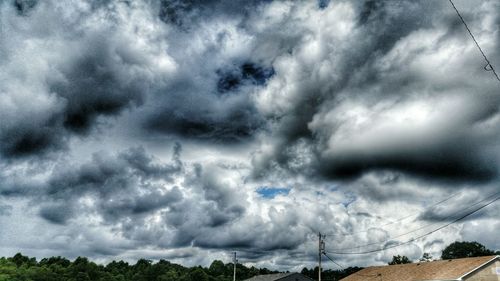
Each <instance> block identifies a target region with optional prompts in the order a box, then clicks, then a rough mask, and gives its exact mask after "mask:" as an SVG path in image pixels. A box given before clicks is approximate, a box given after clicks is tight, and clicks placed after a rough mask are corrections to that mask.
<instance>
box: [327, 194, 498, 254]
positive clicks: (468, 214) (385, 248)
mask: <svg viewBox="0 0 500 281" xmlns="http://www.w3.org/2000/svg"><path fill="white" fill-rule="evenodd" d="M498 199H500V196H499V197H496V198H495V199H493V200H491V201H490V202H488V203H487V204H484V205H482V206H481V207H479V208H476V209H475V210H473V211H471V212H469V213H467V214H465V215H463V216H461V217H459V218H457V219H455V220H453V221H451V222H449V223H447V224H445V225H442V226H440V227H438V228H436V229H434V230H431V231H429V232H427V233H425V234H422V235H420V236H417V237H416V238H412V239H410V240H408V241H405V242H403V243H399V244H396V245H392V246H387V247H382V248H379V249H375V250H371V251H363V252H335V251H328V253H330V254H335V255H363V254H370V253H376V252H381V251H385V250H388V249H392V248H396V247H399V246H403V245H406V244H409V243H412V242H414V241H416V240H418V239H421V238H423V237H425V236H428V235H431V234H432V233H434V232H437V231H439V230H441V229H443V228H445V227H448V226H450V225H452V224H454V223H456V222H458V221H461V220H463V219H464V218H466V217H468V216H470V215H472V214H474V213H476V212H478V211H480V210H481V209H483V208H486V207H487V206H489V205H491V204H493V203H494V202H496V201H497V200H498Z"/></svg>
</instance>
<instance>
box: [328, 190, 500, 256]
mask: <svg viewBox="0 0 500 281" xmlns="http://www.w3.org/2000/svg"><path fill="white" fill-rule="evenodd" d="M499 194H500V192H496V193H494V194H492V195H489V196H487V197H486V198H484V199H482V200H480V201H478V202H476V203H474V204H472V205H470V206H469V207H467V208H465V209H463V211H466V210H469V209H471V208H472V207H474V206H476V205H478V204H481V203H483V202H485V201H487V200H488V199H491V198H492V197H494V196H496V195H499ZM453 217H456V215H449V216H446V217H444V218H443V219H444V220H447V219H451V218H453ZM438 223H440V222H434V223H430V224H426V225H424V226H421V227H418V228H415V229H413V230H410V231H407V232H405V233H402V234H398V235H396V236H391V237H390V238H387V239H386V240H385V241H378V242H372V243H368V244H364V245H359V246H356V247H349V248H339V249H332V251H345V250H354V249H360V248H364V247H367V246H371V245H377V244H380V243H385V242H388V241H390V240H393V239H396V238H399V237H403V236H405V235H408V234H411V233H414V232H417V231H419V230H422V229H425V228H428V227H430V226H433V225H436V224H438Z"/></svg>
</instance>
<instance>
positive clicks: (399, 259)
mask: <svg viewBox="0 0 500 281" xmlns="http://www.w3.org/2000/svg"><path fill="white" fill-rule="evenodd" d="M405 263H411V260H410V259H409V258H408V257H407V256H400V255H397V256H393V257H392V261H390V262H389V265H394V264H405Z"/></svg>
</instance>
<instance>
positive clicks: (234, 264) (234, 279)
mask: <svg viewBox="0 0 500 281" xmlns="http://www.w3.org/2000/svg"><path fill="white" fill-rule="evenodd" d="M237 262H238V260H237V259H236V252H234V258H233V281H236V263H237Z"/></svg>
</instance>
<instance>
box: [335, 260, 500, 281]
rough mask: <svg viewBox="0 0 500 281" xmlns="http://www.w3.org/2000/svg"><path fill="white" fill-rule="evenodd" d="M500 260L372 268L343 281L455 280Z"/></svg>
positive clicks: (442, 262) (451, 261) (439, 262)
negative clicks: (381, 280)
mask: <svg viewBox="0 0 500 281" xmlns="http://www.w3.org/2000/svg"><path fill="white" fill-rule="evenodd" d="M495 257H496V258H497V259H498V258H499V256H485V257H473V258H463V259H454V260H438V261H432V262H421V263H410V264H398V265H388V266H372V267H367V268H365V269H363V270H360V271H358V272H356V273H353V274H351V275H349V276H347V277H346V278H344V279H342V281H363V280H365V281H366V280H372V279H373V280H380V278H383V280H384V281H415V280H454V279H458V278H460V277H462V276H463V275H465V274H466V273H468V272H470V271H472V270H474V269H476V268H478V267H480V266H481V265H484V264H486V263H488V262H489V261H491V260H493V259H495Z"/></svg>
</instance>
